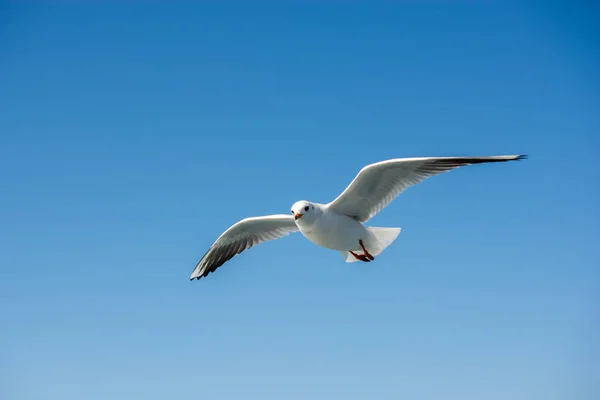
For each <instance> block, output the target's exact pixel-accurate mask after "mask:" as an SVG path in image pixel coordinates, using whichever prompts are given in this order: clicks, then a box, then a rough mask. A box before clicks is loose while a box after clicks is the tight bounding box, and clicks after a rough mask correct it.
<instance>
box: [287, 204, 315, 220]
mask: <svg viewBox="0 0 600 400" xmlns="http://www.w3.org/2000/svg"><path fill="white" fill-rule="evenodd" d="M319 210H320V209H319V208H318V207H317V206H315V204H313V203H311V202H309V201H305V200H301V201H297V202H295V203H294V205H293V206H292V210H291V212H292V215H293V216H294V219H295V220H296V223H310V222H313V221H314V219H315V218H316V216H317V214H318V212H319Z"/></svg>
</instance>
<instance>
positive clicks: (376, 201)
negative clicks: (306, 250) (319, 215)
mask: <svg viewBox="0 0 600 400" xmlns="http://www.w3.org/2000/svg"><path fill="white" fill-rule="evenodd" d="M525 157H526V156H520V155H515V156H489V157H419V158H397V159H394V160H388V161H382V162H378V163H375V164H371V165H367V166H366V167H364V168H363V169H361V170H360V172H359V173H358V175H356V178H354V180H353V181H352V182H351V183H350V185H349V186H348V187H347V188H346V190H344V192H343V193H342V194H340V195H339V196H338V197H337V198H336V199H335V200H334V201H332V202H331V203H329V204H328V205H327V207H328V209H329V210H331V211H333V212H335V213H338V214H343V215H347V216H349V217H352V218H354V219H356V220H357V221H360V222H363V223H364V222H366V221H368V220H369V219H371V218H372V217H373V216H375V214H377V213H378V212H379V211H381V210H382V209H383V208H384V207H385V206H387V205H388V204H389V203H390V202H391V201H392V200H394V199H395V198H396V197H397V196H398V195H399V194H400V193H402V192H403V191H404V190H406V189H407V188H409V187H410V186H412V185H416V184H417V183H419V182H421V181H423V180H425V179H426V178H429V177H430V176H434V175H437V174H441V173H442V172H446V171H450V170H452V169H455V168H458V167H462V166H463V165H471V164H482V163H490V162H504V161H511V160H521V159H523V158H525Z"/></svg>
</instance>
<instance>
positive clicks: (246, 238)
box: [190, 214, 298, 280]
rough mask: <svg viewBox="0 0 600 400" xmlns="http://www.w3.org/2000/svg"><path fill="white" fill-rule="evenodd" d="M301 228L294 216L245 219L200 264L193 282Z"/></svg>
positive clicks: (280, 215) (207, 253)
mask: <svg viewBox="0 0 600 400" xmlns="http://www.w3.org/2000/svg"><path fill="white" fill-rule="evenodd" d="M297 230H298V228H297V227H296V224H295V222H294V217H292V216H291V215H284V214H278V215H267V216H264V217H252V218H246V219H243V220H241V221H239V222H237V223H236V224H234V225H232V226H231V227H230V228H229V229H227V230H226V231H225V232H223V234H222V235H221V236H219V238H218V239H217V240H216V241H215V242H214V243H213V245H212V246H211V247H210V248H209V249H208V251H207V252H206V253H205V254H204V256H203V257H202V259H200V261H198V264H196V268H194V271H193V272H192V275H191V276H190V280H193V279H200V278H202V277H204V276H207V275H208V274H209V273H211V272H214V271H215V270H216V269H217V268H219V267H220V266H221V265H223V264H224V263H226V262H227V261H229V260H231V259H232V258H233V257H235V256H236V255H238V254H240V253H241V252H243V251H245V250H248V249H249V248H251V247H253V246H255V245H257V244H260V243H262V242H266V241H269V240H275V239H279V238H282V237H284V236H286V235H288V234H290V233H292V232H296V231H297Z"/></svg>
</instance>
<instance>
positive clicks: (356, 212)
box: [190, 155, 527, 280]
mask: <svg viewBox="0 0 600 400" xmlns="http://www.w3.org/2000/svg"><path fill="white" fill-rule="evenodd" d="M525 158H527V156H526V155H510V156H486V157H412V158H397V159H392V160H387V161H381V162H378V163H375V164H370V165H367V166H366V167H364V168H362V169H361V170H360V171H359V173H358V175H356V177H355V178H354V180H353V181H352V182H351V183H350V185H349V186H348V187H347V188H346V189H345V190H344V191H343V192H342V194H340V195H339V196H338V197H337V198H336V199H335V200H333V201H332V202H330V203H328V204H320V203H315V202H310V201H306V200H301V201H297V202H296V203H294V204H293V205H292V208H291V213H290V214H275V215H266V216H262V217H251V218H245V219H242V220H241V221H239V222H237V223H236V224H234V225H233V226H231V227H230V228H229V229H227V230H226V231H225V232H224V233H223V234H222V235H221V236H219V238H218V239H217V240H216V241H215V242H214V243H213V245H212V246H211V247H210V248H209V249H208V251H207V252H206V253H205V254H204V256H203V257H202V259H201V260H200V261H199V262H198V264H197V265H196V268H194V271H193V272H192V275H191V276H190V280H194V279H200V278H202V277H205V276H207V275H208V274H210V273H211V272H214V271H215V270H216V269H217V268H219V267H220V266H221V265H223V264H224V263H225V262H227V261H229V260H231V259H232V258H233V257H234V256H236V255H238V254H240V253H241V252H243V251H245V250H247V249H249V248H251V247H253V246H255V245H257V244H259V243H263V242H266V241H270V240H275V239H279V238H282V237H284V236H287V235H288V234H290V233H293V232H297V231H300V233H302V235H303V236H304V237H305V238H306V239H308V240H309V241H311V242H313V243H314V244H316V245H318V246H321V247H324V248H327V249H331V250H337V251H339V252H340V253H341V255H342V257H343V259H344V260H345V261H346V262H349V263H350V262H357V261H362V262H371V261H373V260H374V259H375V256H378V255H379V254H381V252H383V250H384V249H385V248H386V247H388V246H389V245H390V244H392V242H393V241H394V240H395V239H396V238H397V237H398V235H399V234H400V230H401V228H379V227H366V226H364V225H363V224H364V223H365V222H367V221H368V220H370V219H371V218H373V217H374V216H375V215H376V214H377V213H378V212H380V211H381V210H383V208H384V207H386V206H387V205H388V204H389V203H390V202H391V201H392V200H394V199H395V198H396V197H397V196H398V195H399V194H400V193H402V192H403V191H404V190H406V189H407V188H409V187H410V186H413V185H416V184H417V183H420V182H422V181H423V180H425V179H426V178H429V177H430V176H434V175H438V174H441V173H443V172H447V171H450V170H452V169H455V168H458V167H462V166H465V165H472V164H483V163H493V162H507V161H514V160H523V159H525Z"/></svg>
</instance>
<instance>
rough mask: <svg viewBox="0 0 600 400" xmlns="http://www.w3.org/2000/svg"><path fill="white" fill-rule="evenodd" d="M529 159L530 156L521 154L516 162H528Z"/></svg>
mask: <svg viewBox="0 0 600 400" xmlns="http://www.w3.org/2000/svg"><path fill="white" fill-rule="evenodd" d="M527 158H529V156H528V155H527V154H521V155H520V156H518V157H517V158H516V159H515V160H516V161H521V160H527Z"/></svg>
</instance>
